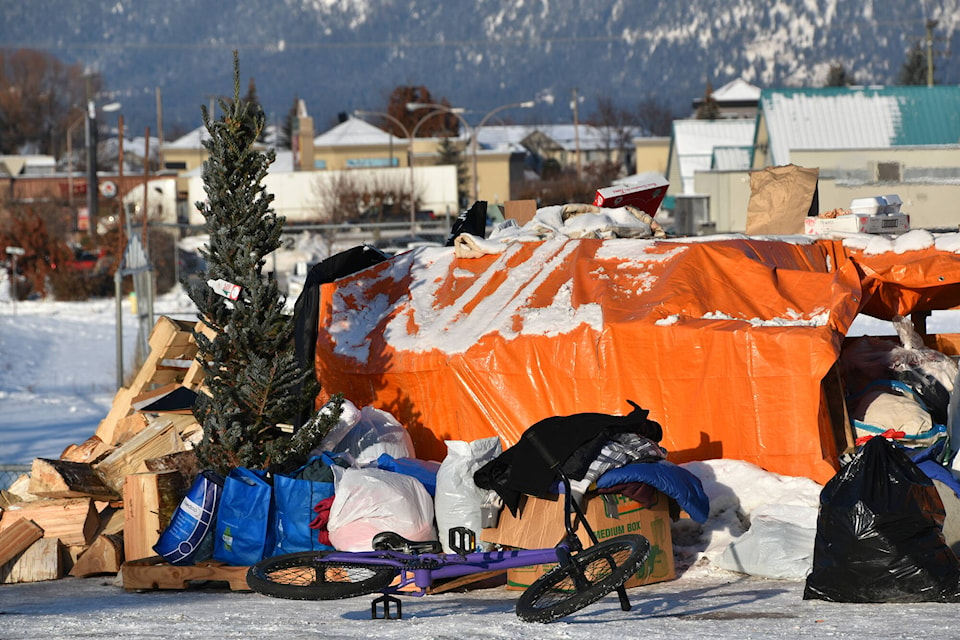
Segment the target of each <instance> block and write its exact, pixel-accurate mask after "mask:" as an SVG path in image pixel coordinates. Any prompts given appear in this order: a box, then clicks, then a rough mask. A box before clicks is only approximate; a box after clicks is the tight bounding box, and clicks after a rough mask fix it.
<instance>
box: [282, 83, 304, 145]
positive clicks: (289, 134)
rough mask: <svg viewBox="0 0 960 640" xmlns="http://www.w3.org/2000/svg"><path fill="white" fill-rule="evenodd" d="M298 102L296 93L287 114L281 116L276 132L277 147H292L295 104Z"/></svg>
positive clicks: (295, 115)
mask: <svg viewBox="0 0 960 640" xmlns="http://www.w3.org/2000/svg"><path fill="white" fill-rule="evenodd" d="M299 102H300V98H298V97H297V96H296V95H295V96H293V104H292V105H290V110H289V111H287V115H285V116H284V117H283V124H282V125H281V126H280V131H278V132H277V148H278V149H293V129H294V126H293V123H294V120H296V118H297V104H298V103H299Z"/></svg>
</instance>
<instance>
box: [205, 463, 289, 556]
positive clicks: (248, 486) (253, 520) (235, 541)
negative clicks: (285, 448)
mask: <svg viewBox="0 0 960 640" xmlns="http://www.w3.org/2000/svg"><path fill="white" fill-rule="evenodd" d="M272 502H273V487H271V486H270V483H269V482H268V481H267V478H266V472H264V471H257V470H253V469H246V468H244V467H237V468H235V469H232V470H231V471H230V473H229V474H228V475H227V478H226V480H224V483H223V494H222V495H221V496H220V506H219V508H218V509H217V526H216V531H215V535H214V539H213V558H214V560H219V561H220V562H223V563H226V564H230V565H236V566H249V565H251V564H253V563H255V562H259V561H260V560H262V559H263V558H264V557H266V556H267V555H269V554H270V553H271V552H272V550H273V546H274V536H273V526H272V524H273V523H272V522H271V519H272Z"/></svg>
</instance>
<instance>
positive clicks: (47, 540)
mask: <svg viewBox="0 0 960 640" xmlns="http://www.w3.org/2000/svg"><path fill="white" fill-rule="evenodd" d="M195 325H196V323H193V322H185V321H181V320H174V319H171V318H168V317H161V318H160V320H159V321H158V322H157V324H156V326H154V328H153V330H152V331H151V334H150V339H149V346H150V353H149V355H148V356H147V358H146V360H145V362H144V363H143V365H142V366H141V368H140V369H139V372H138V373H137V375H136V377H135V378H134V379H133V382H132V383H131V384H130V385H129V386H128V387H123V388H121V389H119V390H118V391H117V393H116V395H115V396H114V400H113V404H112V407H111V409H110V411H109V413H108V414H107V416H106V417H105V418H104V419H103V420H102V421H101V422H100V424H99V426H98V427H97V429H96V432H95V433H94V434H93V435H91V436H90V438H89V439H88V440H87V441H85V442H83V443H79V444H74V445H70V446H69V447H67V449H66V450H65V451H64V452H63V453H62V454H61V456H60V458H59V459H56V460H51V459H44V458H37V459H36V460H34V461H33V465H32V467H31V472H30V474H29V475H23V476H21V477H20V478H18V479H17V480H16V481H15V482H14V483H13V484H12V485H11V486H10V488H9V489H8V490H6V491H2V492H0V583H12V582H35V581H38V580H52V579H57V578H61V577H64V576H65V575H71V576H89V575H95V574H109V573H117V572H118V571H119V570H120V567H121V565H122V564H123V563H124V562H126V561H131V560H141V559H143V558H148V557H152V556H155V555H156V553H155V552H154V551H153V545H154V544H155V543H156V542H157V539H158V538H159V536H160V533H161V532H162V531H163V529H164V528H166V526H167V524H168V523H169V521H170V518H171V517H172V516H173V513H174V511H175V510H176V508H177V505H178V504H179V501H180V498H181V496H182V495H183V494H184V493H185V491H186V489H187V488H188V487H189V483H191V482H192V481H193V477H195V476H196V474H197V472H198V470H197V469H196V460H195V457H194V455H193V451H192V450H193V447H194V445H195V444H196V443H197V442H199V440H200V438H201V437H202V435H203V433H202V428H201V426H200V425H199V424H197V422H196V420H195V419H194V417H193V415H192V412H191V411H190V410H189V407H184V406H183V398H184V397H186V398H188V399H189V398H190V397H191V394H194V395H193V397H195V394H196V393H202V392H203V389H202V382H203V375H202V370H201V368H200V365H199V363H198V362H197V360H196V356H197V345H196V341H195V339H194V336H193V330H194V328H195ZM184 394H186V395H185V396H184ZM174 397H176V398H178V400H179V404H178V403H177V402H172V403H171V402H169V401H168V402H166V403H164V402H163V400H164V399H165V398H174ZM191 404H192V403H191Z"/></svg>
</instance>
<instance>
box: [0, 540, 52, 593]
mask: <svg viewBox="0 0 960 640" xmlns="http://www.w3.org/2000/svg"><path fill="white" fill-rule="evenodd" d="M64 555H65V551H64V548H63V543H62V542H60V540H59V539H58V538H40V539H39V540H37V541H36V542H34V543H33V544H32V545H30V546H29V547H28V548H27V549H26V551H24V552H23V553H21V554H20V555H19V556H17V557H16V558H14V559H13V560H11V561H10V562H8V563H6V564H5V565H3V566H2V567H0V583H3V584H12V583H16V582H40V581H41V580H58V579H59V578H62V577H63V575H64Z"/></svg>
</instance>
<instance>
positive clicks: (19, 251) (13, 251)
mask: <svg viewBox="0 0 960 640" xmlns="http://www.w3.org/2000/svg"><path fill="white" fill-rule="evenodd" d="M7 253H8V254H9V255H11V256H22V255H24V254H26V253H27V252H26V250H25V249H24V248H23V247H7Z"/></svg>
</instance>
